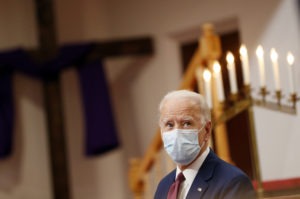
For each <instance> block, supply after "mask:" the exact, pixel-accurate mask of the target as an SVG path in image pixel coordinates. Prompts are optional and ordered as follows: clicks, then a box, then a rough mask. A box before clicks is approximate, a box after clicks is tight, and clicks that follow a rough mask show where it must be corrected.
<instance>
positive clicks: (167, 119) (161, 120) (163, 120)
mask: <svg viewBox="0 0 300 199" xmlns="http://www.w3.org/2000/svg"><path fill="white" fill-rule="evenodd" d="M169 120H170V118H168V117H165V118H161V119H160V122H164V123H165V122H167V121H169Z"/></svg>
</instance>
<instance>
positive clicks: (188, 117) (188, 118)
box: [182, 116, 194, 120]
mask: <svg viewBox="0 0 300 199" xmlns="http://www.w3.org/2000/svg"><path fill="white" fill-rule="evenodd" d="M182 120H194V117H192V116H184V117H182Z"/></svg>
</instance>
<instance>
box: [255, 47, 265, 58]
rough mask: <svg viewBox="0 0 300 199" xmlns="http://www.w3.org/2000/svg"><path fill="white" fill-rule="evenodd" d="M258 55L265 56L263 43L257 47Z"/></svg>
mask: <svg viewBox="0 0 300 199" xmlns="http://www.w3.org/2000/svg"><path fill="white" fill-rule="evenodd" d="M256 55H257V56H258V57H263V56H264V49H263V47H262V46H261V45H259V46H258V47H257V49H256Z"/></svg>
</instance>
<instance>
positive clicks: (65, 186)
mask: <svg viewBox="0 0 300 199" xmlns="http://www.w3.org/2000/svg"><path fill="white" fill-rule="evenodd" d="M35 8H36V18H37V25H38V31H39V34H38V35H39V49H38V50H36V51H32V52H31V54H32V56H33V57H35V59H36V60H37V61H45V60H49V59H51V58H54V57H55V55H56V53H57V49H58V43H57V38H56V30H55V18H54V12H53V2H52V0H35ZM152 54H153V42H152V39H151V38H150V37H143V38H131V39H127V40H117V41H106V42H99V43H97V44H96V46H95V47H94V48H93V50H92V52H91V53H90V54H89V55H88V57H87V61H88V60H95V59H104V58H107V57H112V56H123V55H138V56H139V55H152ZM60 93H61V92H60V85H59V74H56V75H54V76H52V77H51V79H47V81H45V82H44V99H45V106H46V112H47V124H48V139H49V146H50V161H51V173H52V185H53V193H54V198H55V199H71V193H70V187H69V171H68V161H67V154H66V143H65V132H64V121H63V117H62V100H61V94H60Z"/></svg>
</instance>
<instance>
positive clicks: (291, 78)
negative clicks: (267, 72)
mask: <svg viewBox="0 0 300 199" xmlns="http://www.w3.org/2000/svg"><path fill="white" fill-rule="evenodd" d="M294 61H295V59H294V56H293V54H292V53H291V52H288V54H287V62H288V64H289V66H288V71H289V82H290V92H291V94H295V93H296V90H295V76H294V75H295V74H294V73H295V72H294V71H293V65H294Z"/></svg>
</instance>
